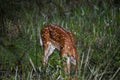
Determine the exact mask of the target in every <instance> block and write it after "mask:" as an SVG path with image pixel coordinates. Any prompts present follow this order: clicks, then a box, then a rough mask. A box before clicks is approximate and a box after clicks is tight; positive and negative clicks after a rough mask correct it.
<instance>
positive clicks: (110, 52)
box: [0, 1, 120, 80]
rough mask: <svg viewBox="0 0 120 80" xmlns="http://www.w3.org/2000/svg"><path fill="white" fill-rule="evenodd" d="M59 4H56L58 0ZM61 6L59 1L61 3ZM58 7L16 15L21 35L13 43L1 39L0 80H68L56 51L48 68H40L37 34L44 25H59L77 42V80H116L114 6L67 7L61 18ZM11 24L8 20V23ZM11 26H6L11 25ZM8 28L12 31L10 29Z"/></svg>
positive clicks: (118, 52)
mask: <svg viewBox="0 0 120 80" xmlns="http://www.w3.org/2000/svg"><path fill="white" fill-rule="evenodd" d="M58 3H59V1H58ZM61 3H62V2H61ZM60 5H62V4H60ZM60 5H58V6H57V7H56V8H55V9H56V10H55V9H54V10H53V11H52V12H50V11H49V9H51V8H52V7H53V6H52V5H47V6H48V7H44V8H43V10H42V11H41V12H40V13H39V9H38V8H37V7H36V6H35V5H34V7H33V9H31V10H28V9H25V8H22V10H21V14H20V15H18V16H19V17H20V18H19V19H18V22H19V24H18V25H21V27H20V29H21V34H20V33H19V32H18V33H16V34H20V35H18V36H17V37H14V35H13V38H10V37H8V39H9V38H10V39H12V40H7V39H6V38H5V39H4V40H3V42H4V43H5V47H3V46H0V78H1V79H2V80H4V79H10V80H13V79H15V80H19V79H23V80H24V79H25V80H39V79H44V80H56V79H58V77H59V76H62V78H63V79H65V80H69V78H68V76H67V75H65V74H64V71H63V69H62V65H61V62H62V60H61V57H60V56H59V52H58V51H55V52H54V54H53V55H51V56H50V58H49V63H48V65H47V66H46V67H45V68H44V67H43V66H42V55H43V50H42V47H41V46H40V44H39V32H40V30H41V29H42V28H43V25H44V24H49V23H50V24H51V23H52V24H58V25H60V26H62V27H64V28H66V29H67V30H69V31H71V32H72V33H73V35H74V37H75V39H76V48H77V52H78V55H79V65H78V70H77V73H76V74H75V75H74V76H75V78H76V79H77V80H118V78H119V76H120V75H119V71H120V44H119V38H120V37H119V30H120V25H119V24H118V23H119V22H118V21H120V15H119V12H118V10H119V9H118V8H117V7H110V6H109V5H108V4H107V3H105V2H104V5H103V6H102V7H99V6H98V5H97V4H93V5H92V6H88V5H85V4H83V5H80V6H78V7H75V8H73V9H72V10H71V9H69V8H67V9H66V10H68V11H67V13H66V14H65V16H61V15H60V11H61V9H63V8H64V7H60ZM7 23H11V21H9V20H8V21H7ZM10 25H11V24H6V26H10ZM10 28H12V27H11V26H10Z"/></svg>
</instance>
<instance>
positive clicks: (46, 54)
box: [43, 42, 55, 65]
mask: <svg viewBox="0 0 120 80" xmlns="http://www.w3.org/2000/svg"><path fill="white" fill-rule="evenodd" d="M54 49H55V47H54V46H53V45H52V44H51V43H50V42H48V43H47V44H45V45H44V56H43V65H45V64H47V63H48V57H49V56H50V55H51V54H52V53H53V51H54Z"/></svg>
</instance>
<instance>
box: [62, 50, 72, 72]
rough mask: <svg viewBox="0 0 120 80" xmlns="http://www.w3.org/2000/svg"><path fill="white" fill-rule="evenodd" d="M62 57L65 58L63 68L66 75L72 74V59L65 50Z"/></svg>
mask: <svg viewBox="0 0 120 80" xmlns="http://www.w3.org/2000/svg"><path fill="white" fill-rule="evenodd" d="M61 56H62V58H63V66H64V71H65V74H70V66H71V64H70V57H69V56H68V55H67V54H66V53H65V50H61Z"/></svg>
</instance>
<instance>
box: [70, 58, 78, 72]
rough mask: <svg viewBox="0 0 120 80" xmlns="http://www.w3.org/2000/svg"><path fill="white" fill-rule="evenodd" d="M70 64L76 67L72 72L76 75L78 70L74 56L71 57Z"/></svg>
mask: <svg viewBox="0 0 120 80" xmlns="http://www.w3.org/2000/svg"><path fill="white" fill-rule="evenodd" d="M70 62H71V63H72V64H73V65H74V67H73V68H74V70H72V73H71V74H75V72H76V69H77V61H76V59H75V58H74V57H73V56H71V57H70Z"/></svg>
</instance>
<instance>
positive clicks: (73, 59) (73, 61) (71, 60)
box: [70, 56, 76, 65]
mask: <svg viewBox="0 0 120 80" xmlns="http://www.w3.org/2000/svg"><path fill="white" fill-rule="evenodd" d="M70 62H71V63H72V64H74V65H76V59H75V58H74V57H73V56H71V57H70Z"/></svg>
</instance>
